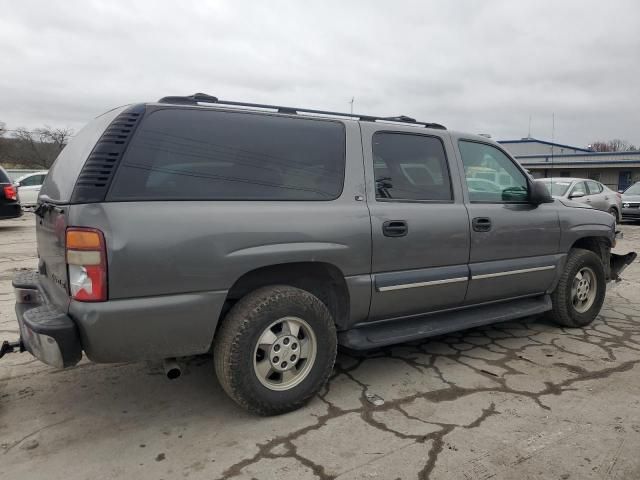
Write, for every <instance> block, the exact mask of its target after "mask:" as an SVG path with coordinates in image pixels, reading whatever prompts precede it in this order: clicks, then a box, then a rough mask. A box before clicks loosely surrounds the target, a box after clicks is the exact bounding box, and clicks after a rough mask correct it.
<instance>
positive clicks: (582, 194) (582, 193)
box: [569, 192, 584, 198]
mask: <svg viewBox="0 0 640 480" xmlns="http://www.w3.org/2000/svg"><path fill="white" fill-rule="evenodd" d="M581 197H584V192H574V193H572V194H571V195H569V198H581Z"/></svg>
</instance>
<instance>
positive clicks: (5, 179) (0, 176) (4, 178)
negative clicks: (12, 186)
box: [0, 168, 11, 183]
mask: <svg viewBox="0 0 640 480" xmlns="http://www.w3.org/2000/svg"><path fill="white" fill-rule="evenodd" d="M0 183H11V180H9V176H8V175H7V174H6V173H5V171H4V170H3V169H2V168H0Z"/></svg>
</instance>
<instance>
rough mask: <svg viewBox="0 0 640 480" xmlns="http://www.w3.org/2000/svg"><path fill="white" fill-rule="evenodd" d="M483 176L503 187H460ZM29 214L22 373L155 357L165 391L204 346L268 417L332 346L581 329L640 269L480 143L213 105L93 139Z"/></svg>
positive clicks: (115, 127) (222, 374)
mask: <svg viewBox="0 0 640 480" xmlns="http://www.w3.org/2000/svg"><path fill="white" fill-rule="evenodd" d="M238 105H241V106H242V107H246V108H236V107H237V106H238ZM251 108H253V110H251ZM491 169H493V172H494V174H495V175H497V176H498V177H504V176H506V177H509V178H508V179H506V180H507V181H502V183H501V184H498V183H496V185H508V186H504V187H501V188H500V189H498V190H496V189H493V190H491V191H478V190H474V189H472V188H468V187H467V185H466V181H465V179H466V178H469V177H471V176H472V175H471V173H472V172H482V173H488V172H487V171H488V170H491ZM487 181H490V180H487ZM494 183H495V182H494ZM36 215H37V217H38V219H37V223H36V233H37V243H38V252H39V257H40V261H39V269H38V271H37V272H36V271H34V272H22V273H20V274H19V275H18V276H17V277H16V278H15V279H14V282H13V284H14V287H15V289H16V299H17V303H16V312H17V316H18V321H19V323H20V328H21V332H22V338H23V340H24V343H25V345H26V347H27V349H29V351H30V352H31V353H32V354H34V355H35V356H36V357H38V358H39V359H41V360H43V361H44V362H46V363H48V364H51V365H55V366H58V367H65V366H70V365H74V364H76V363H77V362H78V361H79V360H80V358H81V356H82V352H83V351H84V352H85V353H86V355H87V356H88V357H89V358H90V359H91V360H93V361H96V362H120V361H133V360H143V359H163V358H164V359H165V365H166V366H167V374H168V375H169V376H175V375H176V374H177V373H178V371H179V369H178V368H177V367H176V363H175V357H180V356H186V355H194V354H200V353H205V352H208V351H209V350H210V349H211V347H212V346H213V355H214V363H215V369H216V373H217V376H218V379H219V380H220V383H221V385H222V386H223V388H224V389H225V391H226V392H227V393H228V394H229V395H230V396H231V397H232V398H233V399H234V400H235V401H236V402H237V403H238V404H240V405H242V406H244V407H246V408H247V409H249V410H251V411H254V412H257V413H260V414H277V413H283V412H287V411H290V410H292V409H295V408H298V407H299V406H301V405H303V404H304V403H305V402H306V401H307V400H308V399H309V398H311V397H312V396H313V395H314V394H315V393H316V392H317V391H318V390H319V389H320V388H321V386H322V385H323V384H324V382H325V381H326V379H327V378H328V376H329V375H330V373H331V371H332V367H333V363H334V360H335V355H336V349H337V345H338V344H341V345H344V346H347V347H349V348H352V349H368V348H374V347H380V346H384V345H390V344H394V343H399V342H405V341H409V340H415V339H420V338H424V337H428V336H433V335H439V334H443V333H446V332H451V331H454V330H460V329H463V328H469V327H472V326H477V325H481V324H487V323H493V322H500V321H506V320H511V319H514V318H521V317H526V316H529V315H534V314H540V313H545V312H551V315H552V317H553V318H554V319H555V320H556V321H557V322H558V323H560V324H561V325H566V326H574V327H575V326H581V325H586V324H588V323H590V322H591V321H592V320H593V319H594V318H595V316H596V315H597V313H598V311H599V310H600V307H601V305H602V302H603V299H604V294H605V282H606V280H607V279H611V278H616V277H617V276H618V275H619V273H620V272H621V271H622V270H623V269H624V268H625V266H626V265H628V264H629V263H630V262H631V261H633V260H634V258H635V254H629V255H627V256H624V257H622V256H617V255H613V254H612V253H611V246H612V245H613V243H614V242H615V229H614V227H615V221H614V219H613V217H611V215H608V214H606V213H602V212H599V211H597V210H593V209H591V208H586V207H584V206H582V205H576V204H575V203H573V202H567V201H566V200H554V199H553V198H552V197H551V196H550V195H549V192H548V191H547V190H546V188H545V187H544V186H543V185H541V184H539V183H536V182H534V181H533V179H532V178H531V177H529V176H528V175H527V174H526V173H525V172H524V171H523V170H522V168H521V167H520V166H519V165H518V164H517V162H516V161H515V160H514V159H513V158H512V157H510V156H509V155H508V154H507V153H506V152H505V151H504V150H503V149H502V148H501V147H500V145H498V144H497V143H495V142H493V141H491V140H488V139H486V138H484V137H480V136H475V135H467V134H463V133H456V132H452V131H449V130H447V129H446V128H445V127H443V126H441V125H438V124H435V123H424V122H417V121H415V120H413V119H409V118H407V117H393V118H388V117H386V118H379V117H371V116H364V115H354V114H341V113H335V112H321V111H317V110H305V109H299V108H290V107H279V106H268V105H255V104H241V103H238V102H225V101H221V100H218V99H217V98H215V97H211V96H208V95H203V94H196V95H194V96H191V97H166V98H164V99H162V100H160V101H159V102H157V103H147V104H138V105H133V106H125V107H120V108H116V109H114V110H111V111H110V112H107V113H105V114H104V115H102V116H100V117H98V118H97V119H95V120H94V121H93V122H91V123H90V124H89V125H88V126H87V127H85V128H84V129H83V130H82V131H81V132H79V133H78V134H77V135H76V136H74V138H73V140H72V141H71V143H69V145H67V147H66V148H65V149H64V150H63V151H62V153H61V154H60V156H59V157H58V159H57V160H56V162H55V164H54V166H53V168H52V169H51V171H50V172H49V175H48V176H47V179H46V180H45V183H44V185H43V187H42V191H41V194H40V198H39V204H38V208H37V209H36ZM576 226H579V227H580V228H576ZM38 291H44V294H43V295H37V294H36V293H37V292H38Z"/></svg>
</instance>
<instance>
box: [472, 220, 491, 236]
mask: <svg viewBox="0 0 640 480" xmlns="http://www.w3.org/2000/svg"><path fill="white" fill-rule="evenodd" d="M471 225H472V226H473V230H474V231H476V232H488V231H489V230H491V219H490V218H487V217H476V218H474V219H473V220H472V221H471Z"/></svg>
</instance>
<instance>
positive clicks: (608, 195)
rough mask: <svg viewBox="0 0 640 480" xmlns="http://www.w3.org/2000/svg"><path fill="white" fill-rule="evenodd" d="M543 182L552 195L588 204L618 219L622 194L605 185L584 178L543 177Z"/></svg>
mask: <svg viewBox="0 0 640 480" xmlns="http://www.w3.org/2000/svg"><path fill="white" fill-rule="evenodd" d="M540 181H541V182H543V183H544V184H545V185H546V186H547V188H548V189H549V192H550V193H551V195H553V196H554V197H562V198H566V199H568V200H573V201H574V202H579V203H584V204H586V205H590V206H592V207H593V208H595V209H597V210H602V211H603V212H608V213H610V214H611V215H613V216H614V217H615V219H616V222H618V221H620V218H621V217H620V214H621V212H622V195H620V194H619V193H618V192H614V191H613V190H611V189H610V188H609V187H607V186H606V185H603V184H602V183H600V182H596V181H595V180H589V179H585V178H566V177H558V178H543V179H541V180H540Z"/></svg>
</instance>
